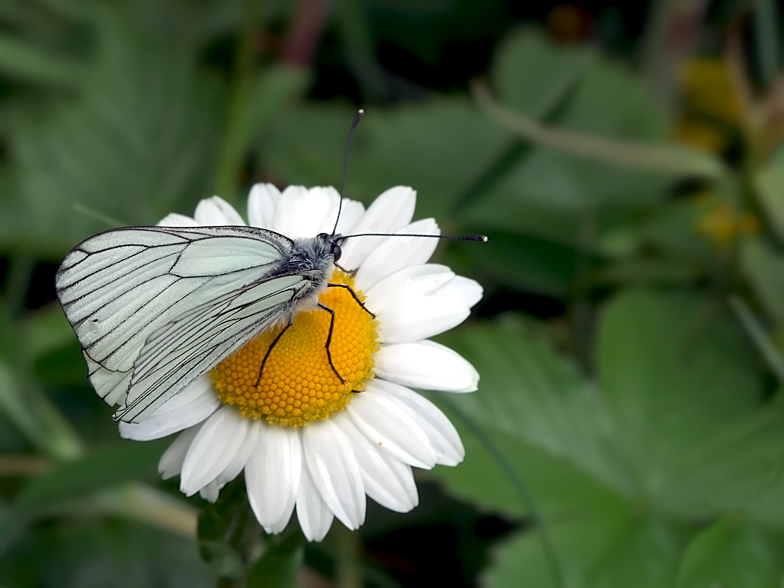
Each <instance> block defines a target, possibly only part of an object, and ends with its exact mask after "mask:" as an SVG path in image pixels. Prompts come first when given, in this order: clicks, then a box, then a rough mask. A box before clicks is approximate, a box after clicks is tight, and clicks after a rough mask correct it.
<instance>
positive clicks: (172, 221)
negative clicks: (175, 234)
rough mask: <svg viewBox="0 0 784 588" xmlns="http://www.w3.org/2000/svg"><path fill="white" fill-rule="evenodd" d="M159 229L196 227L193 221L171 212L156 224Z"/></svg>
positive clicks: (197, 224)
mask: <svg viewBox="0 0 784 588" xmlns="http://www.w3.org/2000/svg"><path fill="white" fill-rule="evenodd" d="M158 226H159V227H198V226H199V223H197V222H196V221H195V220H194V219H192V218H191V217H189V216H185V215H184V214H177V213H176V212H173V213H171V214H167V215H166V216H164V217H163V218H162V219H161V220H160V222H159V223H158Z"/></svg>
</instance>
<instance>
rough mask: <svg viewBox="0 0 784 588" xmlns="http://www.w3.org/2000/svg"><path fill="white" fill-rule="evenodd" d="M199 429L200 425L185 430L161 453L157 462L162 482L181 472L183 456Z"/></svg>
mask: <svg viewBox="0 0 784 588" xmlns="http://www.w3.org/2000/svg"><path fill="white" fill-rule="evenodd" d="M200 428H201V425H199V426H197V427H191V428H190V429H186V430H185V431H183V432H182V433H180V434H179V435H178V436H177V438H176V439H175V440H174V442H173V443H172V444H171V445H169V447H168V448H167V449H166V451H164V452H163V455H162V456H161V460H160V461H159V462H158V472H159V473H160V474H161V477H162V478H163V479H164V480H167V479H169V478H171V477H173V476H176V475H177V474H179V473H180V472H181V471H182V464H183V462H184V461H185V455H186V454H187V453H188V449H189V448H190V446H191V443H192V442H193V439H194V438H195V437H196V433H198V432H199V429H200Z"/></svg>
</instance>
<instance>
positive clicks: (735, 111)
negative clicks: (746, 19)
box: [675, 58, 743, 153]
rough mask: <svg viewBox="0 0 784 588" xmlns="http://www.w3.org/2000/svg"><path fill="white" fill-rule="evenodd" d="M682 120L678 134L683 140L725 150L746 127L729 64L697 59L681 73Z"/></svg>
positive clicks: (677, 128) (715, 59)
mask: <svg viewBox="0 0 784 588" xmlns="http://www.w3.org/2000/svg"><path fill="white" fill-rule="evenodd" d="M680 85H681V92H682V94H681V102H682V105H681V119H680V121H679V122H678V125H677V127H676V131H675V132H676V136H677V137H678V139H679V140H680V141H682V142H683V143H687V144H689V145H692V146H694V147H697V148H700V149H703V150H705V151H709V152H711V153H724V152H725V151H726V149H727V148H728V147H729V146H730V145H731V144H732V142H733V141H736V140H737V136H738V133H739V132H740V131H741V128H742V126H743V108H742V104H741V101H740V98H739V96H738V91H737V88H736V86H735V84H734V82H733V80H732V75H731V72H730V68H729V65H728V63H727V62H726V61H725V60H724V59H720V58H704V59H695V60H693V61H691V62H689V63H687V64H686V65H685V66H684V67H683V70H682V71H681V76H680Z"/></svg>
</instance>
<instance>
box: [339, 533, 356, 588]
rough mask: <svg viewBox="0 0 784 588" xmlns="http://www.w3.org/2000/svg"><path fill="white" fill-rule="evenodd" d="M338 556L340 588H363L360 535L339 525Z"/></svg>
mask: <svg viewBox="0 0 784 588" xmlns="http://www.w3.org/2000/svg"><path fill="white" fill-rule="evenodd" d="M335 535H336V536H337V548H338V556H337V560H336V562H335V564H336V569H337V581H336V582H335V585H336V586H338V588H362V575H361V574H360V572H359V534H358V533H356V532H354V531H349V530H348V529H347V528H345V527H344V526H343V525H337V528H336V529H335Z"/></svg>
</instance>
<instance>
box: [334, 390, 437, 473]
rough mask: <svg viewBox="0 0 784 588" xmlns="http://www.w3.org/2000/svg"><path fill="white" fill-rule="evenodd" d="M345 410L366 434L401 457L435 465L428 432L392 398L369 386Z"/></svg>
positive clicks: (411, 462) (412, 462)
mask: <svg viewBox="0 0 784 588" xmlns="http://www.w3.org/2000/svg"><path fill="white" fill-rule="evenodd" d="M346 413H347V414H348V415H349V417H351V420H352V421H353V422H354V424H355V425H356V426H357V428H358V429H359V430H360V431H362V433H363V434H364V435H365V437H367V438H368V439H370V441H371V442H372V443H374V444H375V445H377V446H379V447H382V448H383V449H384V451H386V452H387V453H389V455H391V456H393V457H394V458H395V459H397V460H398V461H402V462H405V463H407V464H409V465H413V466H417V467H420V468H425V469H430V468H432V467H433V466H434V465H436V453H435V451H434V450H433V447H432V446H431V445H430V441H429V440H428V438H427V435H425V434H424V432H423V431H422V429H421V428H420V427H419V426H418V425H417V424H416V422H415V421H414V420H413V419H412V418H411V417H410V416H409V415H408V413H407V412H406V411H404V410H403V409H402V408H401V407H400V406H399V405H398V404H397V403H395V402H392V401H391V400H390V399H389V398H385V397H383V396H380V395H378V394H374V393H373V392H371V391H369V390H368V391H367V392H364V393H361V394H357V395H355V396H354V398H353V399H352V401H351V404H350V405H349V406H348V407H347V408H346Z"/></svg>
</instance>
